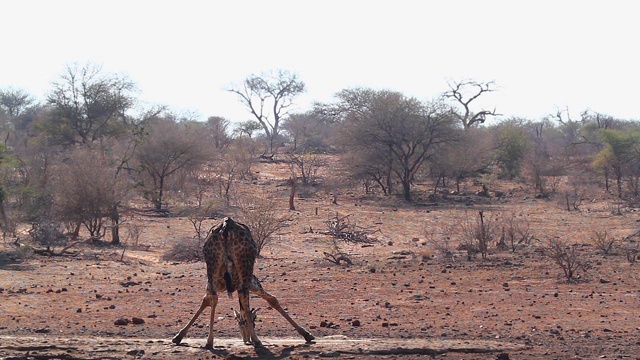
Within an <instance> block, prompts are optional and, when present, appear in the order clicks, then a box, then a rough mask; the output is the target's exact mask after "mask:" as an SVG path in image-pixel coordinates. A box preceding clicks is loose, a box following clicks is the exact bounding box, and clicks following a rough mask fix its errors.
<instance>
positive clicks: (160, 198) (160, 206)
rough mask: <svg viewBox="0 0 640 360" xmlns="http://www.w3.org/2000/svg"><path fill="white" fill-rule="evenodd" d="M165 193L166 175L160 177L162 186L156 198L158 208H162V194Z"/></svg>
mask: <svg viewBox="0 0 640 360" xmlns="http://www.w3.org/2000/svg"><path fill="white" fill-rule="evenodd" d="M163 195H164V177H160V186H159V189H158V198H157V199H156V210H160V209H162V196H163Z"/></svg>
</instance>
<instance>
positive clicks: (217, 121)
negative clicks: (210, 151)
mask: <svg viewBox="0 0 640 360" xmlns="http://www.w3.org/2000/svg"><path fill="white" fill-rule="evenodd" d="M229 124H230V122H229V120H227V119H225V118H223V117H221V116H209V118H208V119H207V129H208V130H209V131H210V133H211V137H212V139H213V145H214V146H215V148H216V149H220V148H222V147H224V146H226V145H227V144H228V143H229V134H227V130H229Z"/></svg>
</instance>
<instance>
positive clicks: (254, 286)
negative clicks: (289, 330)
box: [251, 279, 315, 343]
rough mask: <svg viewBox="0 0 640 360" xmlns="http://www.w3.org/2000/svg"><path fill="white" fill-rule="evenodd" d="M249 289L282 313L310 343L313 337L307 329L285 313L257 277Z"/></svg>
mask: <svg viewBox="0 0 640 360" xmlns="http://www.w3.org/2000/svg"><path fill="white" fill-rule="evenodd" d="M251 291H252V292H254V293H255V294H257V295H258V296H260V297H261V298H263V299H265V300H266V301H267V303H269V306H271V307H272V308H274V309H276V311H278V312H279V313H280V315H282V316H283V317H284V318H285V319H286V320H287V321H288V322H289V324H291V325H292V326H293V327H294V328H295V329H296V331H297V332H298V334H300V335H302V337H303V338H304V340H305V341H306V342H308V343H310V342H312V341H313V340H314V339H315V337H314V336H313V335H311V333H310V332H309V331H307V329H305V328H303V327H302V326H300V325H298V323H297V322H295V320H293V319H292V318H291V316H289V314H287V312H286V311H285V310H284V309H283V308H282V306H280V302H279V301H278V299H277V298H276V297H275V296H273V295H271V294H269V293H268V292H267V291H266V290H264V289H263V288H262V285H261V284H260V282H259V281H258V280H257V279H254V282H253V283H252V284H251Z"/></svg>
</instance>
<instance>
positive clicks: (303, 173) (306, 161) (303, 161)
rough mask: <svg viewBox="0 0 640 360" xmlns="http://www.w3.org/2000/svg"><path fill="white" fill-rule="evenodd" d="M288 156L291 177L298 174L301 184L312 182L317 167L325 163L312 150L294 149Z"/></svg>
mask: <svg viewBox="0 0 640 360" xmlns="http://www.w3.org/2000/svg"><path fill="white" fill-rule="evenodd" d="M288 157H289V167H290V170H291V175H292V176H293V179H296V178H298V175H300V178H301V179H302V184H303V185H309V184H310V183H313V182H314V181H315V178H316V176H317V173H318V169H319V168H320V167H321V166H323V165H324V164H325V162H324V160H323V159H322V157H320V155H319V154H318V153H315V152H312V151H294V152H292V153H291V154H289V156H288Z"/></svg>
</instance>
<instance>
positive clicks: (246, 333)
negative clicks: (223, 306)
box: [232, 309, 260, 344]
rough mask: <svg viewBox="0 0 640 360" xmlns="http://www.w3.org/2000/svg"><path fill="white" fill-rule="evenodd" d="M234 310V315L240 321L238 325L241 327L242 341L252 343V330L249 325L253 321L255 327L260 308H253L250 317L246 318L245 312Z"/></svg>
mask: <svg viewBox="0 0 640 360" xmlns="http://www.w3.org/2000/svg"><path fill="white" fill-rule="evenodd" d="M232 310H233V316H234V317H235V319H236V320H237V321H238V327H239V328H240V335H242V341H243V342H244V343H245V344H251V330H250V327H249V321H251V325H253V326H252V327H253V328H254V329H255V326H256V319H257V318H258V310H260V309H251V312H250V316H249V319H246V318H245V316H244V313H243V312H237V311H236V310H235V309H232Z"/></svg>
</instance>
